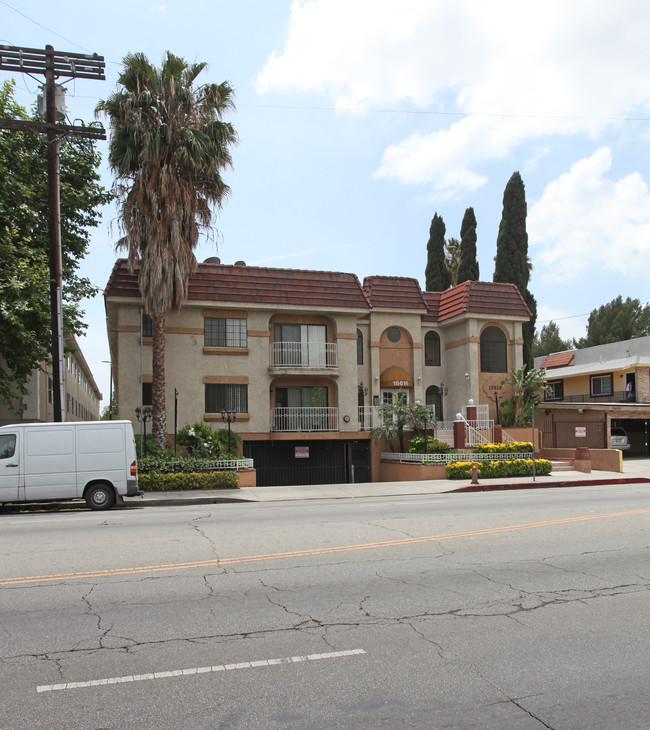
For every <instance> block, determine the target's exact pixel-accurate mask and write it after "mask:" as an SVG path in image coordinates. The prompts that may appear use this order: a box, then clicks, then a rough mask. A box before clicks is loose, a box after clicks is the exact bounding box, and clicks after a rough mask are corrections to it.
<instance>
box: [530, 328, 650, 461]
mask: <svg viewBox="0 0 650 730" xmlns="http://www.w3.org/2000/svg"><path fill="white" fill-rule="evenodd" d="M535 365H536V367H539V368H543V369H544V370H545V371H546V378H547V381H546V382H547V385H548V386H549V392H548V393H546V394H545V396H544V403H543V412H542V414H540V418H539V420H538V423H539V426H540V428H541V429H542V431H543V438H544V445H546V446H549V447H552V446H556V447H575V446H587V447H592V448H601V449H602V448H610V446H611V432H612V428H624V429H625V430H626V431H627V434H628V436H629V438H630V444H631V450H630V453H634V454H638V455H644V456H648V440H649V439H648V434H649V432H650V430H649V422H650V337H636V338H634V339H631V340H622V341H620V342H611V343H608V344H606V345H597V346H595V347H585V348H582V349H580V350H565V351H563V352H555V353H553V354H551V355H548V356H543V357H539V358H536V359H535Z"/></svg>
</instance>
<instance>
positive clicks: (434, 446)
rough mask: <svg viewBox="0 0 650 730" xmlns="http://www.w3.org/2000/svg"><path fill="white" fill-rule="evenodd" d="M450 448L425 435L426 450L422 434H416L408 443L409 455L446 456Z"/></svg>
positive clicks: (442, 442)
mask: <svg viewBox="0 0 650 730" xmlns="http://www.w3.org/2000/svg"><path fill="white" fill-rule="evenodd" d="M450 451H451V446H449V445H448V444H446V443H444V441H438V439H437V438H434V437H433V436H429V435H428V434H427V449H426V452H425V448H424V434H416V435H415V436H413V438H412V439H411V441H410V443H409V454H424V453H429V454H447V453H449V452H450Z"/></svg>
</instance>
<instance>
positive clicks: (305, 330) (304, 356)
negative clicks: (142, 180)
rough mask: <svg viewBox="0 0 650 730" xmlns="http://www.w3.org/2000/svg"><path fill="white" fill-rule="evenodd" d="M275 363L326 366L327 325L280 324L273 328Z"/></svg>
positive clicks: (297, 365)
mask: <svg viewBox="0 0 650 730" xmlns="http://www.w3.org/2000/svg"><path fill="white" fill-rule="evenodd" d="M273 339H274V342H275V348H274V352H275V359H274V364H275V365H284V366H296V367H312V368H313V367H321V368H324V367H327V327H326V326H325V325H324V324H290V323H289V324H281V323H278V324H276V325H275V327H274V330H273Z"/></svg>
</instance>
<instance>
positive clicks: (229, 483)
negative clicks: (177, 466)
mask: <svg viewBox="0 0 650 730" xmlns="http://www.w3.org/2000/svg"><path fill="white" fill-rule="evenodd" d="M138 484H139V485H140V489H143V490H144V491H145V492H165V491H181V490H182V491H185V490H187V489H238V488H239V478H238V476H237V472H234V471H213V472H208V473H197V472H189V473H187V472H186V473H180V474H179V473H175V474H139V475H138Z"/></svg>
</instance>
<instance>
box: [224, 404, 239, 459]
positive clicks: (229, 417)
mask: <svg viewBox="0 0 650 730" xmlns="http://www.w3.org/2000/svg"><path fill="white" fill-rule="evenodd" d="M221 420H222V421H223V422H224V423H227V424H228V454H229V455H230V424H231V423H234V422H235V421H236V420H237V414H236V413H235V412H234V411H226V410H223V411H221Z"/></svg>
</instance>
